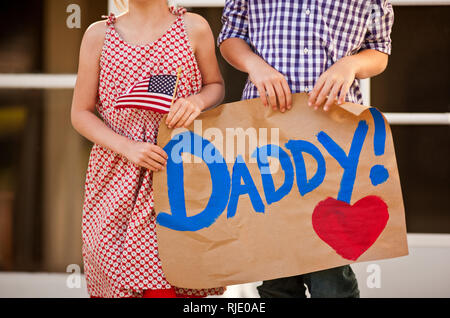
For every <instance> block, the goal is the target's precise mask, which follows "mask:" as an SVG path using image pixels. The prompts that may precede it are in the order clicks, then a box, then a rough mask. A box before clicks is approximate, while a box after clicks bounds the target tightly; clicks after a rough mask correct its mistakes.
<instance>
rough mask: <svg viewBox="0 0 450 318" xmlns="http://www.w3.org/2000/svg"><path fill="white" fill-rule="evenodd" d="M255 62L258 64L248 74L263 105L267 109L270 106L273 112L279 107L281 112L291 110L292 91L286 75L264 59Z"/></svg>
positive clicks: (251, 67)
mask: <svg viewBox="0 0 450 318" xmlns="http://www.w3.org/2000/svg"><path fill="white" fill-rule="evenodd" d="M255 62H256V64H254V65H253V64H252V66H250V69H249V73H248V74H249V78H250V81H251V82H252V83H253V84H255V86H256V88H257V89H258V92H259V96H260V97H261V100H262V102H263V105H264V106H265V107H267V106H269V105H270V106H272V108H273V110H276V109H277V107H278V105H279V107H280V111H281V112H284V111H285V110H286V109H288V110H289V109H291V106H292V94H291V89H290V88H289V85H288V83H287V81H286V78H285V77H284V75H283V74H281V73H280V72H278V71H277V70H276V69H274V68H273V67H272V66H270V65H269V64H267V63H266V62H265V61H264V60H262V59H259V58H257V59H255ZM255 62H254V63H255Z"/></svg>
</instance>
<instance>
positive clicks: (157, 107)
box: [114, 69, 181, 113]
mask: <svg viewBox="0 0 450 318" xmlns="http://www.w3.org/2000/svg"><path fill="white" fill-rule="evenodd" d="M180 71H181V70H180V69H179V70H178V75H177V76H175V75H153V76H150V77H148V78H146V79H144V80H142V81H138V82H137V83H135V84H134V85H133V86H131V87H130V88H129V89H127V91H126V92H125V94H123V95H121V96H119V97H118V98H117V100H116V105H115V106H114V107H116V108H140V109H147V110H153V111H155V112H159V113H168V112H169V110H170V106H171V105H172V101H173V99H174V97H175V92H176V89H177V85H178V78H179V76H180Z"/></svg>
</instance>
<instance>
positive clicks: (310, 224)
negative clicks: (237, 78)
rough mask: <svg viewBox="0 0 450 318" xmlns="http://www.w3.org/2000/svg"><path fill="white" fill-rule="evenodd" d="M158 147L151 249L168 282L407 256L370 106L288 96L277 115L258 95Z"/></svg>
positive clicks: (220, 282) (162, 132)
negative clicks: (318, 103) (289, 103)
mask: <svg viewBox="0 0 450 318" xmlns="http://www.w3.org/2000/svg"><path fill="white" fill-rule="evenodd" d="M158 145H160V146H161V147H163V148H164V149H165V151H166V152H167V153H168V155H169V160H168V163H167V168H166V169H165V170H164V171H162V172H158V173H155V174H154V179H153V188H154V198H155V209H156V212H157V227H156V229H157V237H158V246H159V255H160V258H161V261H162V266H163V270H164V273H165V275H166V277H167V279H168V281H169V282H170V283H171V284H172V285H174V286H178V287H185V288H212V287H219V286H227V285H234V284H241V283H247V282H252V281H260V280H268V279H274V278H279V277H287V276H293V275H298V274H303V273H309V272H313V271H318V270H323V269H327V268H332V267H336V266H341V265H344V264H349V263H353V262H361V261H368V260H377V259H385V258H391V257H397V256H402V255H407V254H408V247H407V241H406V226H405V215H404V207H403V200H402V193H401V187H400V180H399V176H398V170H397V163H396V159H395V153H394V145H393V142H392V136H391V131H390V128H389V125H388V123H387V122H386V120H385V118H384V117H383V115H382V114H381V113H380V112H379V111H378V110H377V109H375V108H370V107H365V106H361V105H356V104H351V103H346V104H343V105H341V106H334V107H332V109H331V111H329V112H324V111H322V110H317V111H315V110H314V109H313V108H310V107H308V106H307V95H306V94H304V93H301V94H295V95H293V107H292V109H291V110H290V111H287V112H285V113H281V112H279V111H273V110H272V109H270V108H264V106H263V105H262V103H261V102H260V100H259V99H253V100H246V101H240V102H236V103H230V104H224V105H221V106H219V107H217V108H214V109H212V110H209V111H206V112H204V113H202V114H201V115H200V116H199V117H198V120H197V121H196V122H195V123H194V124H193V125H192V126H191V127H190V128H189V129H188V130H187V129H181V130H180V129H178V130H169V129H168V128H167V127H166V125H165V124H164V119H163V121H162V123H161V126H160V128H159V135H158Z"/></svg>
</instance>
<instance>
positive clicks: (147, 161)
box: [123, 140, 168, 171]
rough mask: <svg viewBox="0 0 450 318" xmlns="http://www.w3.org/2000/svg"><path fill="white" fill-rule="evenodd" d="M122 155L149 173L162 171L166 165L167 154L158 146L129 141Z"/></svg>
mask: <svg viewBox="0 0 450 318" xmlns="http://www.w3.org/2000/svg"><path fill="white" fill-rule="evenodd" d="M123 155H124V156H125V157H126V158H127V159H128V160H130V161H131V162H132V163H134V164H136V165H138V166H141V167H144V168H147V169H149V170H151V171H160V170H164V167H165V166H166V164H167V158H168V156H167V153H166V152H165V151H164V150H163V149H162V148H161V147H159V146H157V145H154V144H152V143H149V142H141V141H133V140H130V142H128V144H127V145H126V147H125V150H124V151H123Z"/></svg>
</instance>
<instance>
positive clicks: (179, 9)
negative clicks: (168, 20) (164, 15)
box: [169, 6, 187, 15]
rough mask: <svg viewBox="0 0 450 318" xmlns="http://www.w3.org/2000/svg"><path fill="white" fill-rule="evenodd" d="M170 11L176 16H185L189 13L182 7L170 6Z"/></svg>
mask: <svg viewBox="0 0 450 318" xmlns="http://www.w3.org/2000/svg"><path fill="white" fill-rule="evenodd" d="M169 10H170V12H171V13H172V14H174V15H183V14H185V13H186V12H187V10H186V8H184V7H181V6H170V7H169Z"/></svg>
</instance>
